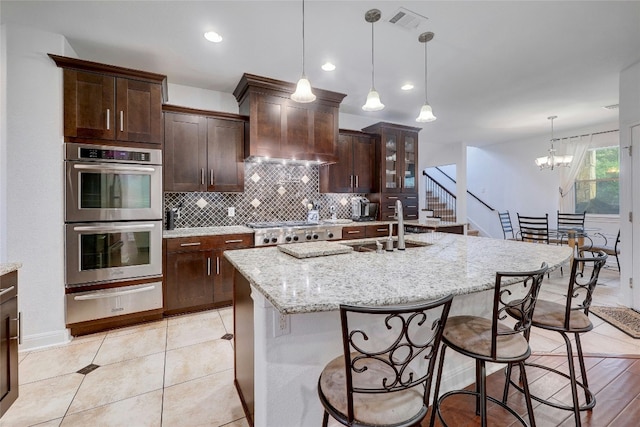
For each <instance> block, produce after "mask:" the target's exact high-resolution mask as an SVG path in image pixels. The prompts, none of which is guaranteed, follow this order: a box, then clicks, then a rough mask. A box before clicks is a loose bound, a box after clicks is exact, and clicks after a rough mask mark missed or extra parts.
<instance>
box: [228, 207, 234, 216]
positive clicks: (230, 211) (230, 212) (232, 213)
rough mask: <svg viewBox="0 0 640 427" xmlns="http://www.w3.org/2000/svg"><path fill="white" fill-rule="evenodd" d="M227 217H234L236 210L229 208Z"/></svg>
mask: <svg viewBox="0 0 640 427" xmlns="http://www.w3.org/2000/svg"><path fill="white" fill-rule="evenodd" d="M227 216H236V208H234V207H233V206H229V207H228V208H227Z"/></svg>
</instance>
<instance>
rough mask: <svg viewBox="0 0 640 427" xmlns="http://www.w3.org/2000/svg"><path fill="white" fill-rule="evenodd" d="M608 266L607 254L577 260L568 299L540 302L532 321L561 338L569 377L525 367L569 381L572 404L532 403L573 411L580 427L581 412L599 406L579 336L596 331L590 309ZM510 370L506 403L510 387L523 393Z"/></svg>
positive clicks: (512, 312)
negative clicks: (583, 267)
mask: <svg viewBox="0 0 640 427" xmlns="http://www.w3.org/2000/svg"><path fill="white" fill-rule="evenodd" d="M606 262H607V254H605V253H604V252H600V253H598V254H597V255H596V256H595V257H593V258H592V257H587V258H575V259H574V262H573V264H572V266H571V277H570V279H569V286H568V288H567V295H566V300H565V301H564V303H556V302H552V301H546V300H543V299H540V300H538V303H537V304H536V309H535V311H534V313H533V319H532V321H531V325H532V326H533V327H536V328H541V329H545V330H549V331H555V332H558V333H560V335H562V338H564V342H565V345H566V348H567V361H568V365H569V375H567V374H565V373H564V372H561V371H559V370H558V369H554V368H551V367H548V366H543V365H539V364H536V363H525V366H530V367H535V368H539V369H544V370H546V371H549V372H553V373H555V374H558V375H560V376H562V377H564V378H566V379H568V380H569V384H570V386H571V395H572V404H571V405H566V404H563V403H561V402H558V401H553V400H549V399H543V398H540V397H538V396H536V395H535V394H532V395H531V397H532V399H534V400H536V401H538V402H541V403H544V404H546V405H549V406H553V407H555V408H559V409H564V410H569V411H573V412H574V414H575V422H576V425H577V426H579V425H581V421H580V411H584V410H588V409H591V408H593V407H594V406H595V404H596V400H595V397H594V395H593V393H592V392H591V391H590V390H589V383H588V381H587V371H586V369H585V364H584V357H583V354H582V345H581V344H580V334H583V333H585V332H588V331H590V330H591V329H593V324H592V323H591V321H590V320H589V317H588V315H589V308H590V307H591V301H592V300H593V292H594V290H595V288H596V284H597V282H598V277H599V274H600V270H601V269H602V267H603V266H604V264H605V263H606ZM580 264H582V265H586V266H590V267H591V274H590V275H588V276H584V275H583V273H581V272H580V267H579V265H580ZM507 313H508V314H509V315H510V316H512V317H513V318H515V319H516V320H517V321H520V320H521V319H522V315H521V313H520V312H519V311H517V310H513V309H511V310H507ZM567 334H573V335H574V337H575V346H576V350H577V352H578V362H579V365H580V372H581V377H582V382H579V381H578V380H577V377H576V372H575V366H574V361H573V351H572V345H571V340H570V339H569V337H568V336H567ZM528 337H529V334H527V338H528ZM520 369H521V370H520V373H522V372H524V371H523V369H525V368H522V367H521V368H520ZM511 370H512V367H511V366H509V367H508V368H507V378H508V379H509V380H508V381H506V383H505V389H504V400H506V397H507V394H508V392H509V385H510V384H513V385H514V386H515V387H516V388H518V389H519V390H522V387H519V386H518V385H517V384H516V382H515V381H514V380H513V376H512V375H511ZM516 377H517V376H516ZM578 387H580V388H581V389H582V390H583V392H584V395H585V401H586V403H584V404H581V403H580V398H579V396H578Z"/></svg>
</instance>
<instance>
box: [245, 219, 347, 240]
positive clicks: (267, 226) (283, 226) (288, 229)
mask: <svg viewBox="0 0 640 427" xmlns="http://www.w3.org/2000/svg"><path fill="white" fill-rule="evenodd" d="M247 227H251V228H253V229H255V233H254V246H268V245H281V244H287V243H302V242H317V241H322V240H341V239H342V226H341V225H335V224H312V223H308V222H304V221H275V222H250V223H248V224H247Z"/></svg>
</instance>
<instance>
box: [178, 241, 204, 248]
mask: <svg viewBox="0 0 640 427" xmlns="http://www.w3.org/2000/svg"><path fill="white" fill-rule="evenodd" d="M180 246H182V247H185V246H200V242H193V243H180Z"/></svg>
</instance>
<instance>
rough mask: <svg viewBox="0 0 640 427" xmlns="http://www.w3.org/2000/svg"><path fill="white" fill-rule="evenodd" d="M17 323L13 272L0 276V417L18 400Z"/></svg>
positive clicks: (16, 281) (16, 298) (16, 296)
mask: <svg viewBox="0 0 640 427" xmlns="http://www.w3.org/2000/svg"><path fill="white" fill-rule="evenodd" d="M19 322H20V320H19V317H18V272H17V271H13V272H11V273H7V274H5V275H2V276H0V417H1V416H2V415H3V414H4V413H5V412H7V410H8V409H9V407H10V406H11V404H12V403H13V402H14V401H15V400H16V399H17V398H18V339H19V336H18V330H19ZM0 424H1V423H0Z"/></svg>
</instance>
